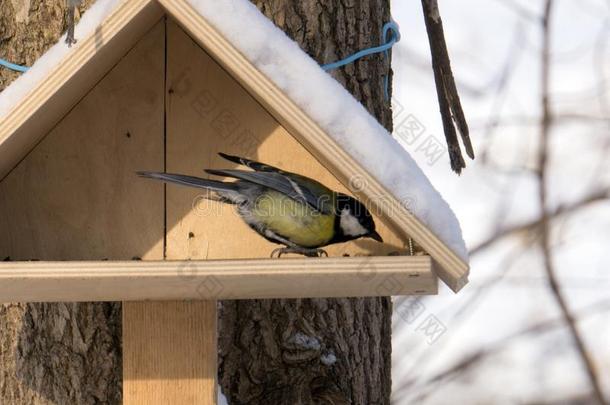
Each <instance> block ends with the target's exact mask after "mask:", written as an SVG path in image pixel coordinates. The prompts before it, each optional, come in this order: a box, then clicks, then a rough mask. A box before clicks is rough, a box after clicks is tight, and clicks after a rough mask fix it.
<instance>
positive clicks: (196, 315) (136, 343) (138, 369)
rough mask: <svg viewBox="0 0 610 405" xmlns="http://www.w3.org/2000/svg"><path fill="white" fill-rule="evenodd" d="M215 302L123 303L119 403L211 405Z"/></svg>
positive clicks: (214, 371)
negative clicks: (120, 398)
mask: <svg viewBox="0 0 610 405" xmlns="http://www.w3.org/2000/svg"><path fill="white" fill-rule="evenodd" d="M216 340H217V339H216V301H166V302H161V301H159V302H125V303H124V304H123V403H124V404H125V405H136V404H137V405H139V404H202V405H208V404H210V405H211V404H216V375H217V373H216V353H217V350H216Z"/></svg>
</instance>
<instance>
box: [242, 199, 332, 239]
mask: <svg viewBox="0 0 610 405" xmlns="http://www.w3.org/2000/svg"><path fill="white" fill-rule="evenodd" d="M252 215H253V216H255V217H256V219H257V220H258V221H260V222H261V223H263V224H264V225H265V226H266V227H267V228H268V229H269V230H271V231H273V232H275V233H277V234H278V235H280V236H282V237H284V238H286V239H289V240H290V241H291V242H293V243H295V244H297V245H299V246H301V247H307V248H315V247H319V246H324V245H325V244H327V243H328V242H329V241H330V240H331V239H332V237H333V235H334V226H335V218H334V216H333V215H324V214H322V213H320V212H319V211H316V210H314V209H313V208H311V207H310V206H309V205H307V204H304V203H300V202H298V201H295V200H293V199H292V198H290V197H287V196H285V195H284V194H281V193H278V192H276V191H269V192H267V193H265V194H263V195H262V196H261V197H259V198H258V199H257V201H256V203H255V206H254V209H253V210H252Z"/></svg>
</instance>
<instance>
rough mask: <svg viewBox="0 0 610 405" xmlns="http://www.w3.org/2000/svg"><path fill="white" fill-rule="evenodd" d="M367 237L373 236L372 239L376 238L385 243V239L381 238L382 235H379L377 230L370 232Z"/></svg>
mask: <svg viewBox="0 0 610 405" xmlns="http://www.w3.org/2000/svg"><path fill="white" fill-rule="evenodd" d="M367 237H369V238H371V239H375V240H376V241H377V242H381V243H383V239H382V238H381V235H379V234H378V233H377V231H373V232H371V233H369V234H368V235H367Z"/></svg>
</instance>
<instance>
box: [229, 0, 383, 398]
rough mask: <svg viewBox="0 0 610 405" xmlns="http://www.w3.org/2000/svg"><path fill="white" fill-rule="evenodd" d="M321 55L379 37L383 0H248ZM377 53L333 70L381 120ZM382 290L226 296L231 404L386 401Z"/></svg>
mask: <svg viewBox="0 0 610 405" xmlns="http://www.w3.org/2000/svg"><path fill="white" fill-rule="evenodd" d="M254 3H255V4H256V5H257V6H258V7H259V9H260V10H261V11H262V12H263V13H264V14H265V15H266V16H267V17H269V18H270V19H272V20H273V22H274V23H275V24H276V25H277V26H278V27H280V28H281V29H283V30H284V31H285V32H286V33H287V34H288V35H289V36H290V37H291V38H293V39H294V40H295V41H296V42H297V43H298V44H299V45H300V46H301V48H302V49H304V50H305V51H306V52H307V53H308V54H309V55H311V56H312V57H313V58H314V59H315V60H317V61H318V62H320V63H329V62H333V61H336V60H338V59H341V58H344V57H346V56H348V55H350V54H352V53H353V52H355V51H358V50H360V49H363V48H366V47H369V46H376V45H378V44H379V42H380V41H381V29H382V26H383V24H384V23H385V22H387V21H389V19H390V9H389V1H387V0H367V1H357V0H352V1H349V0H348V1H342V2H331V4H332V5H329V4H328V2H322V1H320V0H306V1H303V0H255V1H254ZM388 67H389V61H387V60H384V59H383V58H382V57H381V56H379V55H376V56H372V57H367V58H365V59H363V60H361V61H359V62H356V63H353V64H350V65H348V66H346V67H345V68H342V69H340V70H337V71H334V72H333V73H332V74H333V76H334V77H335V78H336V79H337V80H339V81H340V82H341V83H342V84H343V85H344V86H345V87H346V88H347V89H348V90H349V91H350V92H351V93H352V94H353V95H354V97H356V98H357V99H358V100H360V101H361V102H362V103H363V104H364V105H365V106H366V108H367V109H368V110H369V111H370V112H371V114H373V115H374V116H375V117H376V118H377V119H378V120H379V121H380V122H381V123H382V124H383V125H384V126H386V128H391V110H390V105H389V102H387V101H386V100H385V98H384V87H383V78H382V76H383V75H385V74H387V73H388ZM391 310H392V305H391V301H390V299H389V298H350V299H302V300H255V301H224V302H223V303H222V307H221V310H220V341H219V346H220V354H219V356H220V369H219V374H220V376H219V378H220V383H221V386H222V388H223V392H224V393H225V394H226V395H227V397H228V399H229V403H230V404H265V405H266V404H290V405H292V404H363V405H365V404H366V405H370V404H388V403H389V402H390V390H391V369H390V368H391Z"/></svg>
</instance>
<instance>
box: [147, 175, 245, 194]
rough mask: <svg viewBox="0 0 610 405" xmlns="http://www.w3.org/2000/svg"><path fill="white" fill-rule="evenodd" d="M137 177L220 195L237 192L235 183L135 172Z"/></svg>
mask: <svg viewBox="0 0 610 405" xmlns="http://www.w3.org/2000/svg"><path fill="white" fill-rule="evenodd" d="M137 174H138V176H140V177H145V178H148V179H156V180H162V181H166V182H168V183H174V184H180V185H182V186H188V187H196V188H203V189H206V190H212V191H216V192H218V193H220V194H221V195H222V194H224V193H225V192H237V186H236V184H235V183H224V182H222V181H217V180H208V179H202V178H199V177H193V176H185V175H182V174H172V173H159V172H137Z"/></svg>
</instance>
